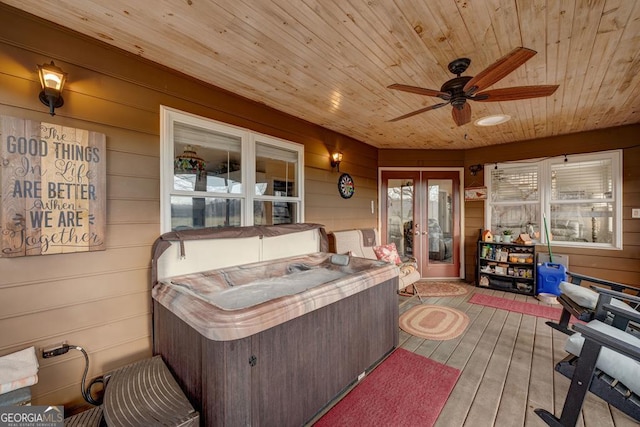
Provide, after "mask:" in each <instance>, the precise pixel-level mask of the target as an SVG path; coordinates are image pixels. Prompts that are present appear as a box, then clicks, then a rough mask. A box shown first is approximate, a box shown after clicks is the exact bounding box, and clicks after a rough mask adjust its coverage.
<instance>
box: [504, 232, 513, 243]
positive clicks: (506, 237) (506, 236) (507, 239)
mask: <svg viewBox="0 0 640 427" xmlns="http://www.w3.org/2000/svg"><path fill="white" fill-rule="evenodd" d="M512 233H513V231H511V230H502V241H503V242H505V243H511V234H512Z"/></svg>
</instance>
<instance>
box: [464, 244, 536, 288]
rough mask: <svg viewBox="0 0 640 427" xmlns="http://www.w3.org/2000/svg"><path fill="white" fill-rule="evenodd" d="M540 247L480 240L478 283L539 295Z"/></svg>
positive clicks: (482, 285)
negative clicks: (537, 279) (537, 260)
mask: <svg viewBox="0 0 640 427" xmlns="http://www.w3.org/2000/svg"><path fill="white" fill-rule="evenodd" d="M535 259H536V247H535V246H534V245H521V244H516V243H497V242H486V241H479V242H478V260H477V269H476V284H477V286H479V287H484V288H490V289H499V290H501V291H508V292H516V293H520V294H525V295H535V294H536V265H535Z"/></svg>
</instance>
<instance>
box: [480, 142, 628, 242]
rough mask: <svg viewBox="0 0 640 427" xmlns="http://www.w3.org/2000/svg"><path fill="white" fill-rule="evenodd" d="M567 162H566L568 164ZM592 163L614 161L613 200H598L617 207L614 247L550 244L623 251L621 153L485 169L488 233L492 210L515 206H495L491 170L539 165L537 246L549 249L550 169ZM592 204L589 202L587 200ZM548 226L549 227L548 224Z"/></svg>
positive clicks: (603, 152)
mask: <svg viewBox="0 0 640 427" xmlns="http://www.w3.org/2000/svg"><path fill="white" fill-rule="evenodd" d="M565 159H566V160H565ZM593 160H610V161H611V174H612V179H613V189H612V198H611V199H598V200H597V201H596V202H610V203H612V204H613V206H614V212H613V242H612V243H597V242H595V243H594V242H570V241H559V240H553V239H552V240H551V242H550V243H551V246H556V247H575V248H587V249H615V250H621V249H622V211H623V207H622V179H623V177H622V151H621V150H612V151H602V152H597V153H590V154H573V155H570V156H558V157H550V158H546V159H540V160H537V159H534V160H523V161H521V162H510V163H497V164H496V163H491V164H486V165H485V186H486V187H487V195H488V196H487V200H486V203H485V224H484V225H485V229H487V230H490V229H491V224H492V221H491V211H492V209H491V208H492V206H500V205H513V204H514V202H513V201H511V202H492V198H491V191H492V189H491V170H492V169H494V168H498V169H500V168H505V169H508V168H517V167H520V166H521V165H522V164H526V165H532V164H533V165H537V167H538V193H539V196H538V197H539V200H538V201H537V202H535V203H539V206H540V223H539V224H538V229H539V230H540V231H541V232H540V239H538V241H537V243H538V244H544V245H547V244H548V242H547V238H546V235H545V232H544V230H545V228H544V227H545V226H544V218H545V217H546V218H551V200H552V199H551V165H552V164H558V163H561V162H564V161H574V162H587V161H593ZM587 201H589V200H587ZM553 203H556V204H562V203H563V202H561V201H558V200H555V201H553ZM547 225H548V224H547Z"/></svg>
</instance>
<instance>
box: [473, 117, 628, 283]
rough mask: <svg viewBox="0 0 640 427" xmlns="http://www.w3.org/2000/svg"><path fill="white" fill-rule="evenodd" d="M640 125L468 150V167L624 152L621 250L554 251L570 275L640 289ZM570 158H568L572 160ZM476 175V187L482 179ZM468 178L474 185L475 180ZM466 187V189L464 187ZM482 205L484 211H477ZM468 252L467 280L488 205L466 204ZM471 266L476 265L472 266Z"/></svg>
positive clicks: (479, 175)
mask: <svg viewBox="0 0 640 427" xmlns="http://www.w3.org/2000/svg"><path fill="white" fill-rule="evenodd" d="M638 141H640V125H632V126H623V127H618V128H611V129H608V130H598V131H591V132H583V133H578V134H572V135H566V136H563V137H553V138H545V139H540V140H532V141H527V142H518V143H513V144H505V145H501V146H500V147H499V148H497V147H496V148H483V149H474V150H467V151H466V153H465V166H466V167H467V168H468V166H469V165H472V164H477V163H491V162H505V161H516V160H521V159H533V158H544V157H552V156H560V155H564V154H567V155H569V156H571V154H578V153H589V152H595V151H606V150H614V149H622V150H623V171H622V172H623V201H622V205H623V215H622V217H623V224H622V227H623V236H622V241H623V249H622V250H588V249H573V248H566V247H554V246H552V252H553V253H555V254H565V255H569V267H570V269H571V270H573V271H575V272H577V273H582V274H587V275H591V276H596V277H601V278H603V279H608V280H614V281H618V282H622V283H627V284H630V285H634V286H639V287H640V219H632V218H631V208H638V207H640V168H638V164H640V145H639V144H638ZM569 158H570V157H569ZM481 175H482V173H481V174H478V179H477V181H478V182H482V180H483V178H482V177H481ZM465 179H468V180H469V181H465V182H471V181H470V180H471V179H472V177H471V176H470V175H466V177H465ZM466 185H468V184H466ZM476 206H480V207H481V209H477V208H476ZM465 208H466V210H467V211H466V224H465V225H466V230H465V236H466V238H467V239H471V240H472V242H471V241H467V242H466V244H465V248H466V250H467V254H466V265H467V274H466V277H467V280H470V279H473V275H472V273H473V269H471V270H469V268H470V267H471V268H472V267H473V266H474V265H475V256H476V252H477V248H476V246H475V241H476V240H477V229H478V224H480V227H482V226H483V225H482V224H484V202H467V203H465ZM537 249H538V251H539V252H541V253H546V252H548V250H547V247H546V246H538V248H537ZM472 263H473V264H472Z"/></svg>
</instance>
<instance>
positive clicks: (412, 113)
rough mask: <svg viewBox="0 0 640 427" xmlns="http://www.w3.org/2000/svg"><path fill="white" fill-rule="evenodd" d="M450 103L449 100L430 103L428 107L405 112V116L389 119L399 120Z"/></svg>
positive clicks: (392, 120)
mask: <svg viewBox="0 0 640 427" xmlns="http://www.w3.org/2000/svg"><path fill="white" fill-rule="evenodd" d="M447 104H449V103H448V102H441V103H440V104H434V105H429V106H428V107H425V108H421V109H419V110H416V111H413V112H411V113H409V114H405V115H404V116H400V117H396V118H395V119H391V120H389V121H390V122H397V121H398V120H402V119H406V118H407V117H411V116H415V115H417V114H420V113H424V112H425V111H429V110H435V109H436V108H440V107H444V106H445V105H447Z"/></svg>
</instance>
